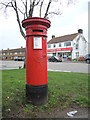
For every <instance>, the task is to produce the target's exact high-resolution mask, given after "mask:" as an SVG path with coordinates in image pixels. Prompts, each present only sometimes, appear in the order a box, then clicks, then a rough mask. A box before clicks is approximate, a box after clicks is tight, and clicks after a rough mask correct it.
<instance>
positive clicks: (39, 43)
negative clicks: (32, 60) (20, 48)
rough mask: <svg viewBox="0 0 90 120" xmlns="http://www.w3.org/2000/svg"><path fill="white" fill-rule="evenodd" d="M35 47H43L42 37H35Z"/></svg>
mask: <svg viewBox="0 0 90 120" xmlns="http://www.w3.org/2000/svg"><path fill="white" fill-rule="evenodd" d="M33 43H34V49H42V37H34V39H33Z"/></svg>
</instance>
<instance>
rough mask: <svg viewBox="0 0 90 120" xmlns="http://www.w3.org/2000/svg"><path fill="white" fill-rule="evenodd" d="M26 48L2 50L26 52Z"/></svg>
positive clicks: (5, 51)
mask: <svg viewBox="0 0 90 120" xmlns="http://www.w3.org/2000/svg"><path fill="white" fill-rule="evenodd" d="M24 51H25V48H16V49H7V50H2V52H4V53H7V52H24Z"/></svg>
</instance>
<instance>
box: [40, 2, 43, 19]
mask: <svg viewBox="0 0 90 120" xmlns="http://www.w3.org/2000/svg"><path fill="white" fill-rule="evenodd" d="M43 2H44V0H43V1H42V2H41V5H40V17H41V11H42V5H43Z"/></svg>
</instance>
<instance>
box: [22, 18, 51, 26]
mask: <svg viewBox="0 0 90 120" xmlns="http://www.w3.org/2000/svg"><path fill="white" fill-rule="evenodd" d="M50 24H51V22H50V21H49V20H47V19H45V18H40V17H30V18H27V19H24V20H23V21H22V26H23V27H24V28H25V27H26V26H30V25H43V26H45V27H47V28H49V27H50Z"/></svg>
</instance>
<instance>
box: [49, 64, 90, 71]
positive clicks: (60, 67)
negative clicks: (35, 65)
mask: <svg viewBox="0 0 90 120" xmlns="http://www.w3.org/2000/svg"><path fill="white" fill-rule="evenodd" d="M89 66H90V65H88V64H86V63H71V62H60V63H49V62H48V63H47V68H48V70H50V71H61V72H80V73H88V67H89Z"/></svg>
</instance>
